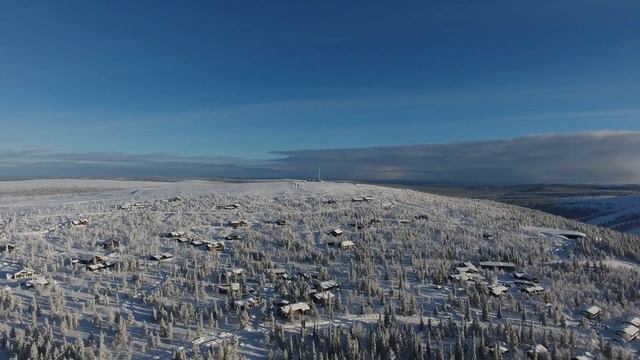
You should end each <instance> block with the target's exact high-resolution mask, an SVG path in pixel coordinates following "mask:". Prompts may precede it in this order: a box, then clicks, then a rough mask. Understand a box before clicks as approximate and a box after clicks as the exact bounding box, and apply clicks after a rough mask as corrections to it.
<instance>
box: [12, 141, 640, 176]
mask: <svg viewBox="0 0 640 360" xmlns="http://www.w3.org/2000/svg"><path fill="white" fill-rule="evenodd" d="M273 154H274V155H276V156H279V158H274V159H270V160H254V159H246V158H232V157H216V156H179V155H174V154H144V155H130V154H119V153H115V154H114V153H52V152H49V151H46V150H28V151H9V150H6V151H0V174H2V177H3V178H32V177H94V178H123V177H124V178H168V179H181V178H225V177H226V178H230V177H233V178H276V177H297V178H311V177H314V176H315V174H316V173H317V169H318V168H321V169H322V174H323V177H324V178H328V179H342V180H387V181H405V182H409V181H410V182H461V183H503V184H504V183H640V132H633V131H627V132H621V131H617V132H611V131H594V132H583V133H574V134H542V135H535V136H527V137H521V138H514V139H501V140H490V141H476V142H463V143H449V144H428V145H411V146H395V147H369V148H354V149H327V150H294V151H276V152H273Z"/></svg>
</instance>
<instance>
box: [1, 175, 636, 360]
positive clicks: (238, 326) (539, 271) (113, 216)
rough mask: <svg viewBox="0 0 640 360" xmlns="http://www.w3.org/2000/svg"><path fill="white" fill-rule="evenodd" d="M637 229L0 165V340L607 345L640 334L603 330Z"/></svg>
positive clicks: (334, 189)
mask: <svg viewBox="0 0 640 360" xmlns="http://www.w3.org/2000/svg"><path fill="white" fill-rule="evenodd" d="M638 244H640V242H638V238H637V237H635V236H632V235H628V234H621V233H618V232H615V231H612V230H609V229H602V228H598V227H595V226H590V225H586V224H582V223H578V222H574V221H570V220H567V219H564V218H560V217H556V216H552V215H549V214H546V213H542V212H539V211H534V210H529V209H525V208H519V207H516V206H511V205H506V204H501V203H494V202H490V201H484V200H468V199H459V198H449V197H446V196H438V195H431V194H426V193H420V192H415V191H409V190H400V189H389V188H382V187H376V186H371V185H359V184H348V183H331V182H322V183H318V182H302V181H295V180H287V181H285V180H283V181H261V182H246V183H240V182H238V183H225V182H206V181H189V182H174V183H161V182H118V181H90V180H73V181H71V180H69V181H67V180H55V181H35V182H34V181H31V182H5V183H0V250H1V252H0V260H1V262H2V263H1V267H0V279H1V280H0V288H1V289H2V290H0V304H2V306H0V349H3V350H0V351H5V352H6V354H9V355H10V356H17V357H18V358H20V359H28V358H33V357H34V356H39V357H43V358H62V357H66V358H93V357H96V358H110V357H113V358H129V357H131V358H170V357H174V358H179V359H181V358H187V357H193V358H201V357H207V356H209V357H211V358H226V359H234V358H286V359H293V358H295V359H298V358H303V359H319V358H345V359H389V358H398V359H404V358H411V359H414V358H419V359H422V358H424V359H427V358H430V359H431V358H433V359H441V358H444V357H445V356H446V357H447V358H457V359H463V358H473V357H476V358H487V359H488V358H493V355H491V354H493V353H495V350H496V349H498V351H500V352H504V354H502V358H511V359H520V358H524V357H526V356H527V355H526V354H527V352H528V351H534V350H535V351H537V352H538V354H537V355H536V356H537V358H539V359H542V358H549V357H553V358H567V357H571V356H575V355H579V354H582V353H584V352H587V351H588V352H591V353H593V354H596V355H598V356H601V357H602V358H607V357H609V356H612V355H611V354H614V353H615V355H616V356H617V354H621V356H623V358H624V357H627V356H633V354H634V353H635V352H636V351H637V350H638V344H637V343H636V341H635V340H633V339H631V338H627V339H626V340H625V339H623V337H621V335H620V334H616V331H617V330H620V329H623V328H625V329H626V328H627V327H628V326H632V327H633V326H634V325H628V324H625V321H627V320H630V317H631V316H636V315H640V297H639V296H638V289H639V288H640V271H639V270H638V264H639V261H640V247H639V246H638ZM594 306H596V307H597V308H598V309H600V310H599V311H598V313H597V314H596V315H594V316H591V315H587V314H590V313H588V312H586V310H587V309H590V311H591V310H593V307H594ZM638 325H640V324H638ZM629 329H631V330H633V328H629ZM638 332H639V334H640V329H638ZM634 337H635V335H634ZM63 340H64V341H63ZM543 349H544V351H543ZM34 354H36V355H34Z"/></svg>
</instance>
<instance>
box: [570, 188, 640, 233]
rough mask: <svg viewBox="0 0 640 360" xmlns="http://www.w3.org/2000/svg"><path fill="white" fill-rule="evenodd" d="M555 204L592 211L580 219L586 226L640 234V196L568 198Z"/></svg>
mask: <svg viewBox="0 0 640 360" xmlns="http://www.w3.org/2000/svg"><path fill="white" fill-rule="evenodd" d="M557 204H559V205H562V206H565V207H569V208H579V209H589V210H592V211H591V214H590V215H589V216H587V217H585V218H582V219H580V220H581V221H584V222H586V223H588V224H594V225H599V226H605V227H610V228H612V229H615V230H618V231H622V232H630V233H635V234H640V195H628V196H581V197H569V198H564V199H561V200H558V201H557Z"/></svg>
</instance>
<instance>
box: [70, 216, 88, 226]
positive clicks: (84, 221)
mask: <svg viewBox="0 0 640 360" xmlns="http://www.w3.org/2000/svg"><path fill="white" fill-rule="evenodd" d="M87 224H89V220H88V219H86V218H82V217H81V218H78V219H74V220H71V225H74V226H80V225H87Z"/></svg>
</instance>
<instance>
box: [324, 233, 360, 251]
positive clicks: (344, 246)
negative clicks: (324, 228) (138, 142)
mask: <svg viewBox="0 0 640 360" xmlns="http://www.w3.org/2000/svg"><path fill="white" fill-rule="evenodd" d="M343 234H344V231H342V230H341V229H333V230H331V231H329V232H328V233H327V235H330V236H332V237H333V238H334V239H331V240H329V241H327V245H329V246H337V247H339V248H340V249H341V250H351V249H353V248H354V247H355V246H356V244H354V243H353V241H351V240H341V239H337V238H338V237H340V236H342V235H343Z"/></svg>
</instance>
